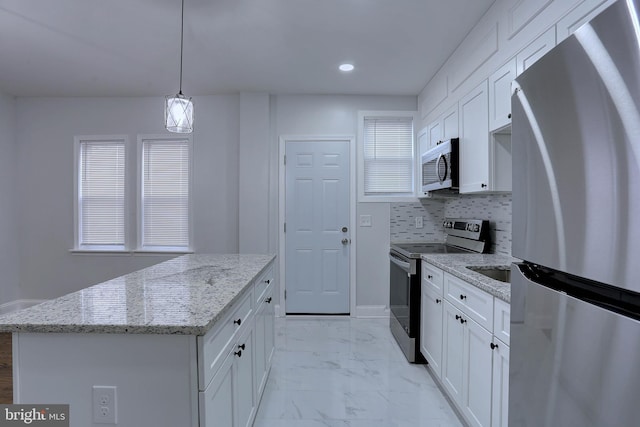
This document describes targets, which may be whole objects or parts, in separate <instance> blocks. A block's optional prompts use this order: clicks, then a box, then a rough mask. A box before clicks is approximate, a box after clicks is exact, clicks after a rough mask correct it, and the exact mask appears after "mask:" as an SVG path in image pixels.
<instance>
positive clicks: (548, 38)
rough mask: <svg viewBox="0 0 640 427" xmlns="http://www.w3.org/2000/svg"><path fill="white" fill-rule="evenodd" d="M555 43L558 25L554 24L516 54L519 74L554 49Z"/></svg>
mask: <svg viewBox="0 0 640 427" xmlns="http://www.w3.org/2000/svg"><path fill="white" fill-rule="evenodd" d="M555 45H556V27H555V25H554V26H552V27H551V28H549V29H548V30H547V31H545V32H544V33H542V35H541V36H539V37H538V38H537V39H535V40H534V41H532V42H531V43H529V45H527V46H526V47H525V48H524V49H522V50H521V51H520V52H518V53H517V54H516V64H517V65H516V67H517V68H516V72H517V74H518V75H520V74H522V73H523V72H524V70H526V69H527V68H529V67H530V66H531V65H532V64H534V63H535V62H536V61H537V60H538V59H540V58H542V56H544V54H545V53H547V52H549V51H550V50H551V49H553V47H554V46H555Z"/></svg>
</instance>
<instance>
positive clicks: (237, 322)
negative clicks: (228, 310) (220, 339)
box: [233, 319, 242, 326]
mask: <svg viewBox="0 0 640 427" xmlns="http://www.w3.org/2000/svg"><path fill="white" fill-rule="evenodd" d="M233 323H235V324H236V325H238V326H240V325H241V324H242V319H238V320H234V321H233Z"/></svg>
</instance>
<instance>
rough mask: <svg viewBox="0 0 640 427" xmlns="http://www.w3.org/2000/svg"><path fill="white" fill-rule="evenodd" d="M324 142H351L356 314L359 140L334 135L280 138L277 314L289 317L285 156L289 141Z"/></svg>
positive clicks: (352, 313) (352, 301)
mask: <svg viewBox="0 0 640 427" xmlns="http://www.w3.org/2000/svg"><path fill="white" fill-rule="evenodd" d="M323 141H347V142H348V143H349V229H350V230H351V233H349V234H350V237H351V244H350V245H349V313H350V314H349V315H350V316H351V317H355V315H356V241H357V239H356V192H355V191H356V137H355V136H353V135H351V136H342V135H330V136H318V135H280V144H279V152H278V175H279V177H278V227H279V229H280V230H279V231H278V236H279V238H278V240H279V243H278V258H279V270H280V304H279V305H278V306H277V315H278V316H279V317H285V316H286V315H287V310H286V300H285V298H284V291H285V289H286V277H285V276H286V274H285V273H286V269H285V267H286V259H285V249H286V248H285V233H284V220H285V215H284V214H285V194H286V182H285V167H284V155H285V152H286V146H287V145H286V144H287V142H323Z"/></svg>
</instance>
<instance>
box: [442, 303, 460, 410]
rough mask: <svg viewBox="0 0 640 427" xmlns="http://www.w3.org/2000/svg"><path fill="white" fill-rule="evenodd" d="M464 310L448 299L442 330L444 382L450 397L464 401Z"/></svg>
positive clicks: (456, 400) (457, 401) (458, 401)
mask: <svg viewBox="0 0 640 427" xmlns="http://www.w3.org/2000/svg"><path fill="white" fill-rule="evenodd" d="M461 315H462V312H461V311H460V310H458V309H457V308H455V307H454V306H453V305H451V303H450V302H449V301H447V300H444V306H443V316H442V323H443V325H442V326H443V330H442V379H441V380H442V384H443V385H444V388H445V390H446V391H447V393H448V394H449V397H450V398H451V399H452V400H453V401H454V402H456V403H460V402H462V364H463V363H464V354H463V352H464V327H463V325H462V324H461V323H460V317H461Z"/></svg>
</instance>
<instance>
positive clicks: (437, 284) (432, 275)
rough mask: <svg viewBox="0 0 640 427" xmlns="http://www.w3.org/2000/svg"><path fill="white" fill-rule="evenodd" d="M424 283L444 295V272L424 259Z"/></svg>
mask: <svg viewBox="0 0 640 427" xmlns="http://www.w3.org/2000/svg"><path fill="white" fill-rule="evenodd" d="M422 283H423V284H424V285H427V286H428V287H429V288H431V289H432V290H433V291H435V292H437V293H438V295H440V296H442V295H443V283H444V272H443V271H442V270H440V269H439V268H437V267H434V266H433V265H431V264H429V263H428V262H426V261H422Z"/></svg>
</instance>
